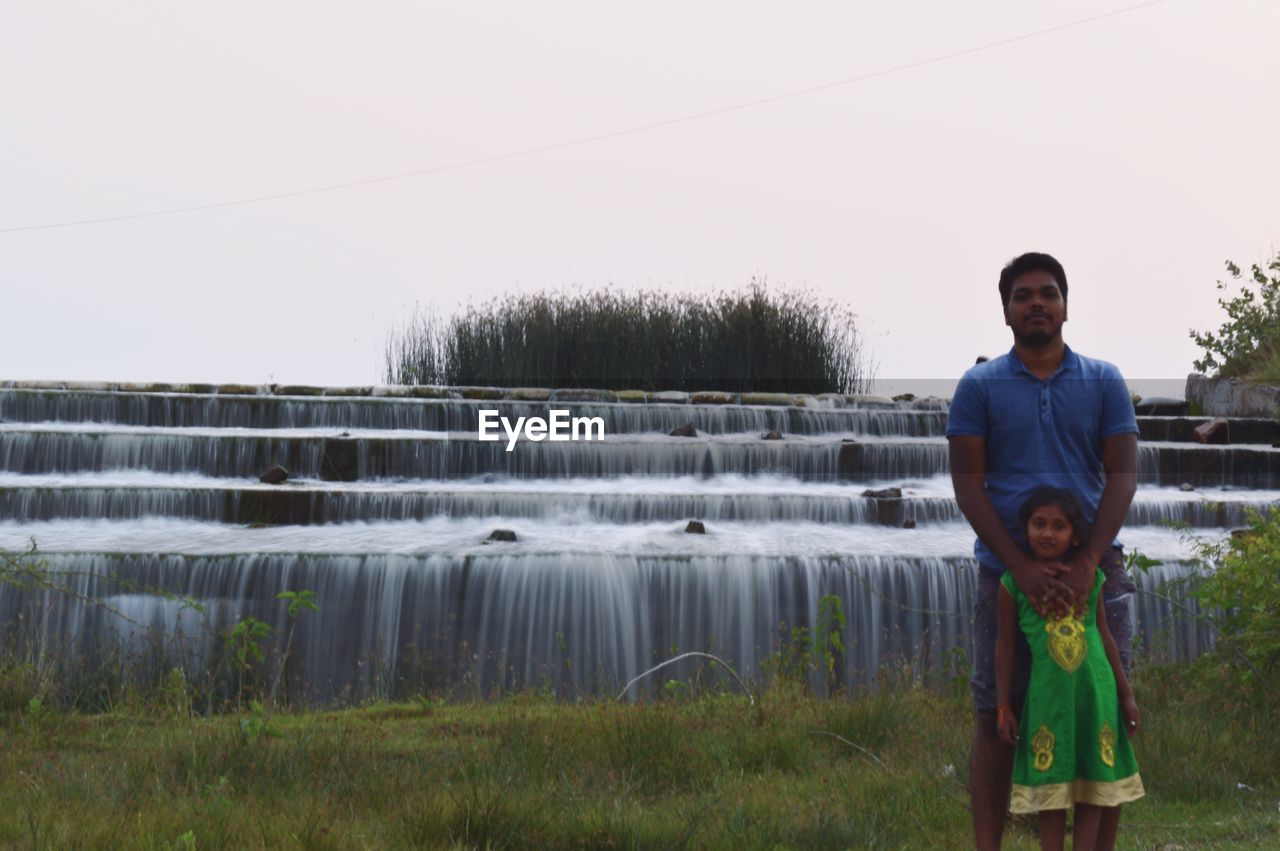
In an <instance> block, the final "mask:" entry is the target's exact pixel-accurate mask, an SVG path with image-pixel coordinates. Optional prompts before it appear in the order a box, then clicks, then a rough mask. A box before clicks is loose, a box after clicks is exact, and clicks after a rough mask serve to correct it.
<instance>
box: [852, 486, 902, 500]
mask: <svg viewBox="0 0 1280 851" xmlns="http://www.w3.org/2000/svg"><path fill="white" fill-rule="evenodd" d="M862 495H863V496H869V497H871V498H872V499H902V488H885V489H883V490H878V491H873V490H870V489H867V490H864V491H863V492H862Z"/></svg>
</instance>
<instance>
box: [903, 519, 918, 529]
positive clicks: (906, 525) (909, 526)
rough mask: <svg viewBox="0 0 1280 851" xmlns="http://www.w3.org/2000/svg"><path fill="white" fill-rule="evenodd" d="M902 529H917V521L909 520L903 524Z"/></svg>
mask: <svg viewBox="0 0 1280 851" xmlns="http://www.w3.org/2000/svg"><path fill="white" fill-rule="evenodd" d="M902 528H903V529H914V528H916V521H915V520H908V521H906V522H905V523H903V524H902Z"/></svg>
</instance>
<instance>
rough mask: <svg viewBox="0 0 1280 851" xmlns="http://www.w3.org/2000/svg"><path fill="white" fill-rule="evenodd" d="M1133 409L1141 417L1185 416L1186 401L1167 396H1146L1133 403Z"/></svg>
mask: <svg viewBox="0 0 1280 851" xmlns="http://www.w3.org/2000/svg"><path fill="white" fill-rule="evenodd" d="M1133 411H1134V413H1136V414H1138V415H1139V416H1142V417H1185V416H1186V415H1187V403H1186V402H1185V401H1183V400H1182V399H1174V398H1172V397H1169V396H1148V397H1146V398H1145V399H1143V400H1142V401H1140V402H1138V403H1137V404H1136V405H1134V406H1133Z"/></svg>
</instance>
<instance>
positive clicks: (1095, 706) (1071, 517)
mask: <svg viewBox="0 0 1280 851" xmlns="http://www.w3.org/2000/svg"><path fill="white" fill-rule="evenodd" d="M1018 522H1019V526H1020V527H1021V528H1022V529H1023V530H1024V531H1025V532H1026V536H1027V547H1028V549H1029V551H1030V553H1031V555H1032V557H1033V558H1036V559H1040V560H1052V561H1065V560H1066V559H1067V558H1068V557H1070V555H1071V553H1072V551H1073V550H1074V549H1076V548H1077V547H1079V546H1080V544H1081V543H1082V542H1083V541H1084V540H1085V536H1086V535H1087V534H1088V530H1087V529H1086V522H1085V519H1084V512H1083V511H1082V510H1081V508H1080V503H1079V501H1078V500H1077V499H1076V498H1075V496H1074V495H1073V494H1072V493H1071V492H1070V491H1065V490H1059V489H1057V488H1039V489H1038V490H1036V491H1035V492H1034V493H1032V494H1031V496H1030V497H1029V498H1028V499H1027V501H1026V502H1025V503H1023V505H1022V508H1021V510H1020V511H1019V515H1018ZM1104 581H1105V580H1104V578H1103V574H1102V571H1101V570H1098V571H1097V575H1096V577H1095V579H1094V582H1093V587H1092V590H1090V592H1089V599H1088V600H1087V601H1085V602H1084V603H1083V605H1078V607H1077V609H1076V611H1074V612H1073V613H1072V614H1070V615H1067V616H1066V617H1063V618H1060V619H1057V620H1052V619H1049V620H1047V619H1045V618H1042V617H1041V616H1040V615H1038V614H1036V612H1035V609H1033V608H1032V607H1031V604H1030V602H1028V600H1027V598H1026V597H1025V596H1023V594H1022V592H1021V591H1020V590H1018V586H1017V583H1016V582H1014V580H1013V575H1012V574H1010V573H1005V575H1004V577H1003V578H1002V579H1001V589H1000V596H999V598H998V602H997V604H996V618H997V638H996V698H997V702H998V703H999V709H998V711H997V722H996V723H997V725H998V726H999V729H1000V738H1001V739H1003V740H1004V741H1005V742H1006V743H1007V744H1010V745H1016V746H1017V754H1016V756H1015V757H1014V763H1013V793H1012V796H1011V800H1010V804H1009V809H1010V811H1011V812H1015V813H1039V814H1040V847H1041V848H1043V849H1061V848H1062V846H1063V836H1064V834H1065V832H1066V820H1067V808H1068V807H1071V806H1073V805H1074V806H1075V822H1074V828H1073V834H1074V841H1073V846H1072V847H1074V848H1075V849H1077V851H1079V850H1080V849H1095V848H1098V849H1103V848H1114V847H1115V837H1116V829H1117V827H1118V826H1119V823H1120V805H1121V804H1123V803H1125V802H1126V801H1132V800H1135V799H1137V798H1141V797H1142V795H1143V794H1144V793H1143V789H1142V779H1141V778H1140V777H1139V776H1138V764H1137V761H1136V760H1135V759H1134V757H1133V749H1132V748H1131V747H1130V745H1129V736H1131V735H1133V734H1135V733H1137V732H1138V721H1139V719H1138V705H1137V703H1135V702H1134V699H1133V689H1132V688H1131V687H1130V686H1129V679H1128V678H1127V677H1126V676H1125V673H1124V668H1123V667H1122V666H1121V664H1120V653H1119V651H1118V650H1117V649H1116V644H1115V641H1114V640H1113V639H1112V637H1111V631H1110V630H1109V629H1108V628H1107V617H1106V612H1105V610H1104V609H1103V607H1102V594H1101V591H1102V584H1103V582H1104ZM1019 628H1021V630H1022V632H1023V633H1024V634H1025V635H1026V638H1027V643H1028V644H1029V645H1030V648H1031V678H1030V682H1029V684H1028V686H1027V697H1026V702H1025V704H1024V705H1023V707H1022V718H1021V723H1019V719H1018V718H1017V717H1016V716H1015V715H1014V709H1013V707H1012V706H1010V692H1011V687H1012V686H1011V683H1012V680H1013V660H1014V642H1015V634H1016V633H1015V631H1016V630H1017V629H1019Z"/></svg>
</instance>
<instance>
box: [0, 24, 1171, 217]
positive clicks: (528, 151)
mask: <svg viewBox="0 0 1280 851" xmlns="http://www.w3.org/2000/svg"><path fill="white" fill-rule="evenodd" d="M1167 2H1169V0H1147V2H1145V3H1137V4H1135V5H1133V6H1125V7H1124V8H1121V9H1115V10H1113V11H1110V12H1103V13H1102V14H1099V15H1092V16H1090V17H1087V18H1079V19H1077V20H1074V21H1068V22H1066V23H1062V24H1055V25H1054V26H1051V27H1045V28H1044V29H1039V30H1033V31H1031V32H1026V33H1023V34H1021V35H1016V36H1011V37H1009V38H1002V39H999V40H997V41H991V42H987V43H985V44H980V45H977V46H975V47H967V48H964V49H963V50H956V51H953V52H951V53H944V54H941V55H938V56H933V57H930V58H929V59H921V60H918V61H915V62H907V63H904V64H902V65H894V66H892V67H889V68H882V69H880V70H878V71H870V72H868V73H865V74H859V75H857V76H854V77H846V78H844V79H842V80H834V81H832V82H829V83H822V84H820V85H816V86H809V87H808V88H804V89H795V90H793V91H789V92H783V93H781V94H777V95H770V96H768V97H762V98H757V99H756V100H750V101H743V102H740V103H735V104H732V105H730V106H723V107H720V108H718V109H708V110H704V111H702V112H693V113H689V114H686V115H680V116H676V117H674V118H667V119H664V120H661V121H652V122H649V123H648V124H639V125H636V126H634V127H628V128H626V129H623V130H614V131H612V132H609V133H597V134H595V135H593V136H581V137H579V138H576V139H567V140H564V141H560V142H553V143H551V144H548V145H538V146H536V147H532V148H522V149H520V150H516V151H508V152H506V153H502V154H494V155H493V156H488V157H479V158H477V159H471V160H462V161H459V162H453V163H448V164H446V165H438V166H432V167H429V168H422V169H415V170H414V171H405V172H400V173H399V174H389V175H384V176H382V177H369V178H364V179H362V180H350V181H346V182H344V183H330V184H327V185H325V186H313V187H311V188H309V189H295V190H292V191H290V192H276V193H273V194H270V195H254V196H251V197H248V198H236V199H232V200H228V201H215V202H212V203H209V204H193V205H191V206H188V207H169V208H166V209H162V210H147V211H145V212H141V213H127V214H124V215H118V216H102V217H99V218H93V219H72V220H70V221H62V222H46V223H43V224H36V225H20V226H18V227H9V228H0V234H5V233H19V232H22V231H34V230H53V229H56V228H70V227H78V226H81V225H97V224H105V223H107V222H125V221H131V220H133V219H148V218H154V217H157V216H172V215H177V214H180V213H196V212H199V211H201V210H217V209H220V208H222V207H235V206H239V205H242V204H261V203H264V202H267V201H283V200H285V199H288V198H300V197H302V196H304V195H319V194H320V193H322V192H336V191H338V190H341V189H354V188H356V187H359V186H372V185H374V184H377V183H389V182H391V181H393V180H405V179H407V178H411V177H424V176H426V175H429V174H439V173H440V172H444V171H456V170H458V169H464V168H472V167H474V166H479V165H488V164H489V163H496V162H502V161H503V160H511V159H516V158H518V157H529V156H534V155H535V154H545V153H549V152H551V151H560V150H564V149H565V148H574V147H578V146H579V145H589V144H591V143H593V142H603V141H605V140H608V139H617V138H620V137H622V136H631V135H635V134H637V133H646V132H649V131H651V130H659V129H661V128H664V127H673V126H675V125H677V124H687V123H689V122H693V121H701V120H702V119H705V118H712V117H714V116H717V115H725V114H727V113H730V112H739V111H741V110H746V109H755V108H756V107H760V106H765V105H767V104H771V103H777V102H778V101H782V100H788V99H790V98H797V97H804V96H806V95H812V94H816V93H818V92H824V91H827V90H829V89H835V88H839V87H841V86H850V85H854V84H855V83H862V82H866V81H867V80H874V79H876V78H878V77H887V76H889V75H890V74H900V73H902V72H903V71H910V70H913V69H915V68H923V67H926V66H928V65H937V64H938V63H941V62H949V61H951V60H952V59H959V58H960V57H962V56H970V55H972V54H975V53H981V52H983V51H987V50H993V49H995V48H997V47H1004V46H1006V45H1010V44H1016V43H1017V42H1021V41H1027V40H1028V39H1033V38H1039V37H1041V36H1045V35H1049V34H1051V33H1057V32H1062V31H1063V30H1069V29H1073V28H1075V27H1081V26H1085V25H1086V24H1092V23H1096V22H1097V21H1102V20H1106V19H1107V18H1114V17H1117V16H1119V15H1125V14H1128V13H1130V12H1136V11H1138V10H1140V9H1146V8H1149V7H1151V6H1159V5H1162V4H1164V3H1167Z"/></svg>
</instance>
